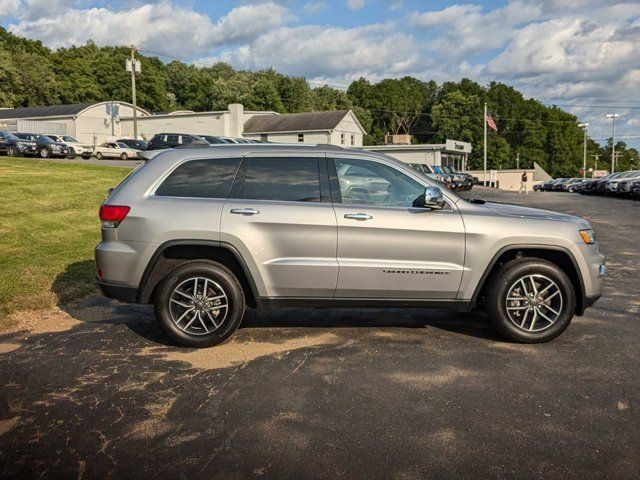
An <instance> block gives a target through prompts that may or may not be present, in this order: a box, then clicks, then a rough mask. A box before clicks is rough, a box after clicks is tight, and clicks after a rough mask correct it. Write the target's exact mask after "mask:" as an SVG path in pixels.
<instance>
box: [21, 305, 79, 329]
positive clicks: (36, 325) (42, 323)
mask: <svg viewBox="0 0 640 480" xmlns="http://www.w3.org/2000/svg"><path fill="white" fill-rule="evenodd" d="M10 323H11V330H14V331H21V330H27V331H29V333H32V334H41V333H54V332H65V331H67V330H71V329H72V328H73V327H75V326H76V325H78V324H80V323H82V322H80V321H79V320H76V319H75V318H73V317H72V316H71V315H69V314H68V313H67V312H65V311H63V310H61V309H60V308H59V307H51V308H48V309H45V310H21V311H19V312H15V313H12V314H11V316H10Z"/></svg>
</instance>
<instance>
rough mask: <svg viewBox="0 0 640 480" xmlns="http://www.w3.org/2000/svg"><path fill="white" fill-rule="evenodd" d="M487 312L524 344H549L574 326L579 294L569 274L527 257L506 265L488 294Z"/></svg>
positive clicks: (508, 334) (502, 329)
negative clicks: (572, 324) (572, 323)
mask: <svg viewBox="0 0 640 480" xmlns="http://www.w3.org/2000/svg"><path fill="white" fill-rule="evenodd" d="M486 304H487V313H488V314H489V316H490V318H491V320H492V322H493V324H494V326H495V327H496V329H497V330H498V331H499V332H500V333H501V334H502V335H504V336H505V337H507V338H508V339H510V340H514V341H517V342H523V343H541V342H546V341H549V340H551V339H553V338H555V337H557V336H558V335H560V334H561V333H562V332H564V331H565V330H566V328H567V327H568V326H569V324H570V323H571V319H572V318H573V315H574V312H575V308H576V293H575V289H574V287H573V284H572V283H571V280H570V279H569V277H568V276H567V274H566V273H565V272H564V271H562V270H561V269H560V268H559V267H558V266H557V265H555V264H553V263H551V262H549V261H546V260H542V259H537V258H523V259H516V260H512V261H510V262H508V263H506V264H505V265H503V266H502V267H501V268H500V269H499V270H498V271H497V272H496V274H495V275H494V277H493V279H492V281H491V284H490V286H489V289H488V291H487V298H486Z"/></svg>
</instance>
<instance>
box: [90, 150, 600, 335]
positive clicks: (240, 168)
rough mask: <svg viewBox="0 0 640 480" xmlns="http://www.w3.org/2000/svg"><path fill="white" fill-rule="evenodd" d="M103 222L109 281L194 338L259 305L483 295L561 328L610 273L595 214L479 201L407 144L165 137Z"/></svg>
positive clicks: (511, 325) (107, 285) (231, 327)
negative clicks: (394, 152)
mask: <svg viewBox="0 0 640 480" xmlns="http://www.w3.org/2000/svg"><path fill="white" fill-rule="evenodd" d="M247 154H252V155H247ZM194 198H197V199H199V200H201V201H194ZM100 221H101V224H102V230H101V234H102V241H101V243H100V244H99V245H98V246H97V247H96V249H95V255H96V267H97V269H96V271H97V275H98V283H99V285H100V288H101V289H102V291H103V293H104V294H105V295H106V296H107V297H110V298H115V299H118V300H122V301H125V302H139V303H153V304H154V305H155V314H156V318H157V321H158V323H159V326H160V327H161V328H162V330H163V331H164V332H165V333H166V334H168V335H169V336H170V337H171V338H173V339H174V340H175V341H176V342H178V343H179V344H181V345H184V346H188V347H207V346H211V345H216V344H219V343H221V342H224V341H225V340H226V339H227V338H229V337H230V336H231V335H232V334H233V333H234V331H235V330H236V329H237V328H238V326H239V325H240V323H241V322H242V317H243V315H244V312H245V307H246V306H255V307H257V309H258V311H263V310H270V309H274V308H281V307H289V306H297V307H362V306H367V307H394V306H395V307H402V308H406V307H440V308H443V307H444V308H453V309H456V310H458V311H464V312H469V311H472V310H473V309H474V308H476V307H477V306H482V308H484V309H485V310H486V312H487V314H488V317H489V318H490V319H491V321H492V323H493V325H494V326H495V327H496V329H497V330H498V331H499V332H500V333H502V335H504V336H506V337H507V338H509V339H510V340H512V341H518V342H525V343H539V342H545V341H548V340H551V339H553V338H555V337H557V336H558V335H560V334H561V333H562V332H563V331H564V330H565V329H566V328H567V327H568V326H569V324H570V322H571V320H572V318H573V317H574V315H582V313H583V312H584V310H585V308H587V307H589V306H591V305H592V304H593V303H594V302H595V301H596V300H597V299H598V298H599V297H600V296H601V294H602V288H603V283H604V275H605V257H604V255H603V254H602V253H600V251H599V249H598V244H597V242H596V239H595V237H594V233H593V231H592V229H591V225H590V224H589V222H588V221H587V220H585V219H582V218H579V217H576V216H572V215H567V214H564V213H554V212H550V211H540V210H536V209H533V208H525V207H520V206H516V205H506V204H500V203H490V202H484V201H481V200H475V201H472V200H464V199H462V198H460V197H458V196H457V195H455V194H454V193H453V192H446V191H443V190H442V189H441V188H440V187H439V186H438V184H436V183H434V182H433V181H431V180H429V179H428V178H426V177H425V176H424V175H421V174H419V173H418V172H416V171H415V170H414V169H412V168H410V167H409V166H408V165H406V164H404V163H402V162H400V161H398V160H396V159H393V158H391V157H388V156H386V155H382V154H379V153H374V152H365V151H357V152H355V151H353V150H347V149H344V150H339V149H337V148H335V147H331V146H311V145H308V146H298V145H295V146H294V145H264V146H261V147H257V146H254V145H246V146H241V145H234V146H215V147H208V148H206V149H205V150H203V149H202V148H198V149H193V150H189V149H180V150H179V149H176V150H171V151H165V152H161V153H159V154H158V155H156V156H154V158H153V160H152V161H150V162H147V163H146V164H144V165H143V166H142V167H141V168H138V169H136V170H135V171H134V172H133V173H132V174H131V175H129V176H128V177H127V179H126V181H125V182H123V183H121V184H120V185H119V186H118V187H116V188H115V189H114V190H113V191H112V192H111V193H110V195H109V196H108V198H107V199H106V200H105V201H104V203H103V204H102V206H101V208H100ZM307 239H312V240H313V241H306V240H307Z"/></svg>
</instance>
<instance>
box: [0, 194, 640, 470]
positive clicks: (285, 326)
mask: <svg viewBox="0 0 640 480" xmlns="http://www.w3.org/2000/svg"><path fill="white" fill-rule="evenodd" d="M471 196H476V197H480V198H485V199H497V200H500V201H507V202H510V203H520V204H524V205H531V206H537V207H543V208H549V209H552V210H558V211H563V212H568V213H574V214H578V215H581V216H583V217H586V218H587V219H589V220H590V221H591V222H592V224H593V226H594V229H595V232H596V235H597V236H598V238H599V242H600V246H601V250H602V251H604V253H605V254H606V255H607V257H608V276H607V279H606V287H605V295H604V297H603V298H602V299H601V300H600V301H599V302H598V303H596V305H595V306H594V307H592V308H591V309H589V310H587V312H586V313H585V315H584V316H583V317H576V318H575V319H574V322H573V323H572V325H571V326H570V327H569V329H568V330H567V331H566V332H565V333H564V334H563V335H562V336H560V337H559V338H558V339H556V340H554V341H552V342H550V343H547V344H543V345H518V344H514V343H509V342H506V341H504V340H502V339H501V338H500V337H499V336H497V335H496V334H495V333H494V332H493V330H492V329H491V328H490V326H489V325H488V323H487V321H486V319H484V318H483V317H482V316H481V315H477V314H458V313H453V312H447V311H444V310H428V309H407V310H402V309H385V310H369V309H358V310H334V309H330V310H314V309H287V310H281V311H276V312H271V313H268V314H265V315H262V316H257V315H256V313H255V312H254V311H249V312H248V313H247V315H246V317H245V321H244V323H243V326H242V327H241V329H240V330H239V331H238V332H237V334H236V335H235V336H234V337H233V339H232V340H231V341H230V342H227V343H225V344H224V345H222V346H219V347H214V348H210V349H206V350H190V349H182V348H178V347H176V346H174V345H173V344H172V343H171V342H170V341H169V340H168V339H167V338H166V337H164V336H163V334H162V333H161V332H160V331H159V329H158V328H157V327H156V325H155V322H154V319H153V312H152V310H151V308H150V307H148V306H140V305H124V304H119V303H117V302H113V301H110V300H107V299H104V298H101V297H97V296H95V297H88V298H85V299H82V300H80V301H78V302H76V303H74V304H71V305H65V306H61V307H60V308H59V309H54V310H53V311H50V312H29V313H27V314H26V315H30V316H31V317H33V318H32V320H31V321H30V322H28V323H29V324H30V325H34V324H35V325H38V322H41V323H42V325H40V326H38V327H36V328H34V329H33V330H31V331H30V330H22V331H16V332H6V333H3V334H1V335H0V385H1V386H0V476H2V477H3V478H33V477H45V478H71V477H76V478H84V479H89V478H128V479H130V478H147V477H151V476H153V477H154V478H156V479H165V478H166V479H180V478H185V479H186V478H189V479H194V478H207V479H211V478H251V477H260V478H296V479H302V478H344V477H346V478H385V479H386V478H395V479H405V478H438V479H441V478H474V479H476V478H563V479H572V478H585V477H589V478H615V479H621V478H638V477H640V404H639V402H638V399H639V398H640V356H639V354H638V352H639V349H638V343H639V342H638V341H639V339H640V324H639V323H640V322H639V320H640V295H639V287H638V285H639V284H640V271H639V270H640V269H639V267H640V256H639V253H638V214H640V202H634V201H628V200H620V199H615V198H596V197H582V196H579V195H572V194H562V193H538V194H529V195H526V196H525V195H517V194H513V193H509V192H498V191H488V190H484V189H483V190H476V191H473V192H471Z"/></svg>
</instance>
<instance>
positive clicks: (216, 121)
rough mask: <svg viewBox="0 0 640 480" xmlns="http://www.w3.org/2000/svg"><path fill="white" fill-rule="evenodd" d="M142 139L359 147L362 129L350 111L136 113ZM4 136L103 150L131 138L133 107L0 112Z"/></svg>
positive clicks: (237, 106)
mask: <svg viewBox="0 0 640 480" xmlns="http://www.w3.org/2000/svg"><path fill="white" fill-rule="evenodd" d="M137 112H138V114H137V123H138V125H137V127H138V137H139V138H143V139H145V140H150V139H151V137H153V136H154V135H155V134H157V133H190V134H195V135H213V136H222V137H233V138H242V137H245V138H255V139H262V140H268V141H271V142H283V143H313V144H317V143H323V144H331V145H342V146H346V147H361V146H362V138H363V136H364V133H365V131H364V129H363V128H362V125H361V124H360V122H359V121H358V119H357V118H356V116H355V115H354V113H353V112H352V111H351V110H335V111H329V112H309V113H290V114H279V113H276V112H271V111H250V110H244V107H243V106H242V105H241V104H238V103H235V104H231V105H229V107H228V109H227V110H220V111H212V112H193V111H190V110H178V111H175V112H171V113H163V114H157V115H152V114H150V113H149V112H147V111H146V110H143V109H141V108H138V109H137ZM0 130H9V131H11V132H25V133H55V134H57V135H71V136H72V137H75V138H76V139H77V140H78V141H80V142H82V143H89V144H99V143H102V142H105V141H114V140H117V139H118V138H123V137H128V138H133V131H134V128H133V106H132V105H131V104H129V103H126V102H100V103H96V104H86V103H81V104H72V105H52V106H49V107H32V108H15V109H9V108H8V109H0Z"/></svg>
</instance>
